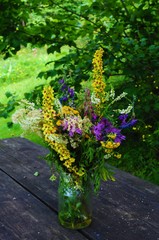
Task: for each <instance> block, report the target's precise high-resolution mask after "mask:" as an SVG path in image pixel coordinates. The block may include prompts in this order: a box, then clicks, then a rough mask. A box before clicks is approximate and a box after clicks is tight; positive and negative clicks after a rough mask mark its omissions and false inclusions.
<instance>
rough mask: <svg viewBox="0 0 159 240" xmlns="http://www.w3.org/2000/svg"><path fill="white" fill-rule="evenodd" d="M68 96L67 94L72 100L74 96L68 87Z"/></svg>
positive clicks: (72, 90)
mask: <svg viewBox="0 0 159 240" xmlns="http://www.w3.org/2000/svg"><path fill="white" fill-rule="evenodd" d="M68 94H69V96H70V97H71V98H73V97H74V95H75V92H74V89H72V88H70V87H68Z"/></svg>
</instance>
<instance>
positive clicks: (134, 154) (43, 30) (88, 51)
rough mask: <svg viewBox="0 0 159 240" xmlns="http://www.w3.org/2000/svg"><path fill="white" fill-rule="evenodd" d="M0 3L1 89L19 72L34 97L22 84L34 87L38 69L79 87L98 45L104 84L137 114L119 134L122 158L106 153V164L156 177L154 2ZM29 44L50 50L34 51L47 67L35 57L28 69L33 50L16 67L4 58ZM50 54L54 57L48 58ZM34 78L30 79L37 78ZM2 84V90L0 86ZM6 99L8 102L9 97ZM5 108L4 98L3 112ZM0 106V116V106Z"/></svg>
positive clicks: (158, 101) (158, 125)
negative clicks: (128, 128)
mask: <svg viewBox="0 0 159 240" xmlns="http://www.w3.org/2000/svg"><path fill="white" fill-rule="evenodd" d="M0 6H1V9H2V10H3V11H2V12H1V13H2V14H1V15H0V21H1V28H0V51H1V53H2V54H3V57H4V58H8V57H9V56H12V58H8V59H7V60H5V61H6V62H5V64H6V63H7V64H6V65H5V64H2V65H3V67H4V66H5V67H4V69H1V73H2V74H1V78H0V79H1V80H0V81H1V83H2V82H3V84H4V87H5V88H6V91H9V92H10V91H11V89H13V87H14V85H12V84H14V81H15V82H17V84H18V82H19V84H20V82H21V81H22V79H23V80H24V79H25V81H26V82H25V81H22V82H23V84H25V90H26V91H28V92H29V94H28V95H26V97H28V98H29V99H32V101H35V100H36V97H39V93H40V89H41V88H40V87H38V88H36V90H35V91H34V92H32V91H31V89H33V88H31V89H30V90H29V86H31V87H34V86H35V85H34V84H33V83H34V82H35V80H33V79H36V76H37V75H38V81H40V80H39V79H41V80H43V81H45V79H46V81H48V80H49V81H50V82H51V84H52V85H55V82H56V80H57V79H59V78H61V77H64V78H67V79H70V82H72V84H74V85H75V86H76V88H77V89H78V87H79V84H80V82H81V80H87V79H88V78H89V74H90V72H91V70H92V64H91V60H92V56H93V54H94V52H95V50H96V49H97V48H99V47H103V49H104V50H105V54H104V66H105V77H106V82H107V87H108V88H110V86H111V85H112V84H113V85H114V86H115V89H116V92H117V93H119V92H120V93H121V92H122V91H125V92H128V93H129V96H130V97H132V98H133V96H135V97H136V102H135V113H136V117H137V118H138V124H137V126H136V129H134V131H133V132H132V131H130V132H127V133H126V136H127V141H126V142H125V144H123V146H122V153H123V157H122V159H121V160H120V161H116V162H114V161H113V160H112V164H113V165H115V166H117V167H119V168H121V169H124V170H126V171H129V172H131V173H133V174H135V175H137V176H139V177H142V178H144V179H147V180H150V181H152V182H154V183H156V184H159V114H158V113H159V35H158V28H159V14H158V12H159V3H158V1H157V0H138V1H136V0H132V1H130V0H125V1H123V0H115V1H112V0H107V1H105V0H100V1H99V0H79V1H75V0H72V1H70V0H66V1H62V0H54V1H52V0H45V1H44V0H40V1H37V0H34V1H28V0H26V1H23V0H14V1H13V0H2V1H1V5H0ZM28 43H30V44H31V46H32V48H35V49H36V47H37V46H39V47H41V46H47V47H46V48H47V53H48V54H49V55H47V54H45V57H44V58H43V57H42V58H41V59H42V61H43V63H44V62H45V63H46V62H48V64H47V65H46V66H45V65H43V66H42V65H41V64H40V63H38V62H37V68H36V69H34V67H35V66H36V61H33V59H34V56H31V57H30V61H33V62H32V64H31V65H29V63H28V66H27V59H25V57H24V58H23V61H21V64H22V65H21V66H20V67H19V69H18V65H16V64H17V63H16V60H15V62H14V61H13V62H11V61H12V60H11V59H15V58H16V57H17V55H16V56H15V57H13V54H15V53H16V52H17V51H19V50H20V49H21V47H22V46H27V44H28ZM66 45H67V47H66V51H64V50H63V48H64V46H66ZM46 48H45V49H46ZM23 51H25V48H23ZM39 51H40V50H39ZM42 51H43V50H42ZM63 52H64V54H63ZM52 54H53V55H57V56H58V57H57V58H51V57H50V56H52ZM38 60H39V61H40V57H39V59H38ZM1 61H3V60H1ZM22 62H23V63H22ZM2 65H1V66H2ZM24 69H25V70H26V72H24ZM34 73H35V75H34ZM28 74H31V75H32V76H30V75H29V76H28ZM23 77H24V78H23ZM12 78H14V80H13V79H12ZM6 79H7V80H6ZM18 79H19V80H20V81H19V80H18ZM30 79H32V81H30ZM9 81H10V83H9ZM38 81H37V79H36V83H37V82H38ZM5 82H6V84H5ZM30 82H31V84H30ZM26 83H27V84H26ZM39 83H40V82H38V84H39ZM3 84H2V87H3ZM8 84H9V85H10V84H11V85H10V87H9V85H8ZM38 84H37V85H38ZM37 85H36V86H37ZM23 86H24V85H23ZM27 87H28V89H27ZM22 88H23V87H22ZM22 88H19V91H20V92H16V95H18V98H20V97H21V96H22V95H21V94H23V93H24V92H23V93H22V91H21V89H22ZM0 90H1V89H0ZM1 91H2V92H1V93H3V92H4V89H2V90H1ZM3 98H6V97H2V100H3ZM10 98H11V101H12V102H11V105H12V103H13V101H14V96H10ZM10 98H9V99H10ZM2 100H1V101H2ZM7 101H8V99H7ZM13 105H14V104H13ZM123 105H124V102H123ZM11 107H12V106H10V105H9V106H8V105H6V108H8V109H9V111H10V109H11ZM1 109H2V111H1V114H2V115H3V114H4V111H6V110H5V106H1ZM7 111H8V110H7ZM6 114H7V112H6Z"/></svg>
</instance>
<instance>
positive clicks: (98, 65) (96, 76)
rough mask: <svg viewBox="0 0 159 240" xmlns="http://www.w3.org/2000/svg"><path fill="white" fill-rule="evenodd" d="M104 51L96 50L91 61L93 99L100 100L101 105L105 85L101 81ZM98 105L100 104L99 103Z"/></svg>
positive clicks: (103, 98) (103, 99)
mask: <svg viewBox="0 0 159 240" xmlns="http://www.w3.org/2000/svg"><path fill="white" fill-rule="evenodd" d="M103 53H104V50H103V49H102V48H100V49H98V50H97V51H96V52H95V54H94V58H93V61H92V64H93V83H92V86H93V89H94V93H95V97H96V98H98V99H99V100H100V102H101V103H103V102H104V101H105V87H106V84H105V82H104V80H103V72H104V71H103V61H102V57H103ZM99 105H100V103H99Z"/></svg>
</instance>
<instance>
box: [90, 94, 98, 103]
mask: <svg viewBox="0 0 159 240" xmlns="http://www.w3.org/2000/svg"><path fill="white" fill-rule="evenodd" d="M91 102H92V103H94V104H99V103H100V99H99V98H97V97H96V96H95V94H94V93H92V95H91Z"/></svg>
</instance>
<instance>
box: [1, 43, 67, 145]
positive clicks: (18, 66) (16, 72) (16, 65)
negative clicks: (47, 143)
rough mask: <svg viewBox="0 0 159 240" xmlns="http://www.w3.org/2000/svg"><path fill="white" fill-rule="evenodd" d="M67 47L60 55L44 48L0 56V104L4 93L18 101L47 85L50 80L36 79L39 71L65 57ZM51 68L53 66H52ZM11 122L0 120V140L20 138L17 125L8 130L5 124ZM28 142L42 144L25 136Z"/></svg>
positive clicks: (37, 139)
mask: <svg viewBox="0 0 159 240" xmlns="http://www.w3.org/2000/svg"><path fill="white" fill-rule="evenodd" d="M67 49H68V48H67V47H63V48H62V50H61V54H59V53H55V54H50V55H48V54H47V51H46V48H34V49H32V48H31V47H27V48H22V49H21V50H20V51H19V52H18V53H17V54H16V55H15V56H13V57H11V58H8V59H7V60H4V59H3V58H2V56H0V86H1V87H0V103H2V104H6V103H7V101H8V99H7V97H6V95H5V92H11V93H12V94H13V93H14V94H15V95H16V96H17V98H18V99H22V98H24V93H26V92H30V91H31V90H33V89H34V87H35V86H38V85H40V84H45V83H48V82H49V81H50V80H51V79H50V80H45V79H40V78H37V76H38V74H39V73H40V72H41V71H45V70H47V69H50V67H51V64H49V65H46V63H47V62H49V61H53V60H55V59H57V58H60V57H61V56H62V55H65V53H66V52H67ZM52 66H53V64H52ZM9 121H11V116H10V117H9V118H7V119H4V118H0V139H3V138H10V137H17V136H20V135H21V133H22V131H21V129H20V128H19V127H18V125H14V126H13V127H12V128H8V126H7V122H9ZM27 138H29V139H30V140H32V141H34V142H38V143H41V144H43V142H42V141H41V140H40V139H39V138H36V137H35V136H34V135H29V136H27Z"/></svg>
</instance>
